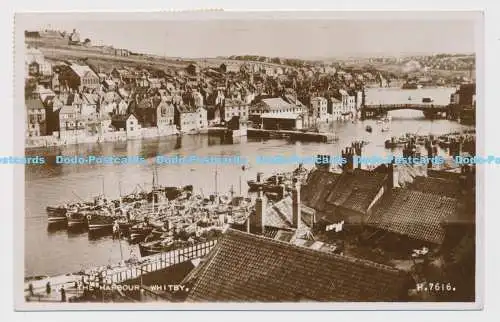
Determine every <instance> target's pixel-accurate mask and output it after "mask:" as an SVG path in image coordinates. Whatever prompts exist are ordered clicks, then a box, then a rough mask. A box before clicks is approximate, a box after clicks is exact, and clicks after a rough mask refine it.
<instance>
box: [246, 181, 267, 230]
mask: <svg viewBox="0 0 500 322" xmlns="http://www.w3.org/2000/svg"><path fill="white" fill-rule="evenodd" d="M259 182H260V181H259ZM265 212H266V200H265V199H264V198H262V187H259V192H258V195H257V199H256V200H255V214H253V215H251V219H250V226H251V229H252V231H253V232H254V233H256V234H262V233H264V215H265Z"/></svg>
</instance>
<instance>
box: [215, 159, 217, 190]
mask: <svg viewBox="0 0 500 322" xmlns="http://www.w3.org/2000/svg"><path fill="white" fill-rule="evenodd" d="M215 196H217V163H216V164H215Z"/></svg>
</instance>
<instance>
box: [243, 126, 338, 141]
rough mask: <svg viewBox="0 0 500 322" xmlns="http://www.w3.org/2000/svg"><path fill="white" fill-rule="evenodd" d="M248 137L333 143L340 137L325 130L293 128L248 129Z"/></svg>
mask: <svg viewBox="0 0 500 322" xmlns="http://www.w3.org/2000/svg"><path fill="white" fill-rule="evenodd" d="M247 133H248V134H247V135H248V137H251V138H266V139H274V138H281V139H290V140H291V141H309V142H322V143H331V142H334V141H336V140H337V139H338V137H337V136H336V135H335V134H333V133H325V132H319V133H317V132H302V131H293V130H264V129H250V128H249V129H248V130H247Z"/></svg>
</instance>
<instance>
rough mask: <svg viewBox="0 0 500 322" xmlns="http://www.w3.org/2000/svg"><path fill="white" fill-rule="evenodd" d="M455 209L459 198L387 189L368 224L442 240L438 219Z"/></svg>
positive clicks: (410, 234)
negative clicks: (389, 190) (387, 191)
mask: <svg viewBox="0 0 500 322" xmlns="http://www.w3.org/2000/svg"><path fill="white" fill-rule="evenodd" d="M457 212H458V200H457V199H454V198H448V197H441V196H438V195H436V194H431V193H424V192H420V191H414V190H406V189H400V188H396V189H393V190H392V192H391V193H387V194H386V195H385V197H384V198H383V199H382V201H381V203H380V205H379V207H377V210H376V211H374V212H373V213H372V214H371V215H370V217H369V218H368V219H367V224H368V225H370V226H374V227H376V228H379V229H383V230H387V231H390V232H393V233H396V234H400V235H405V236H408V237H410V238H412V239H416V240H420V241H424V242H429V243H433V244H442V242H443V240H444V236H445V232H444V230H443V228H442V227H441V223H442V222H443V220H445V219H446V218H447V217H450V216H455V215H456V213H457Z"/></svg>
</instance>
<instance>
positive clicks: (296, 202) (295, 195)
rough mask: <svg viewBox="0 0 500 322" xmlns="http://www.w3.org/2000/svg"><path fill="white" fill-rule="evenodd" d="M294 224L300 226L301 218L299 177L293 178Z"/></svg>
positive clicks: (295, 226)
mask: <svg viewBox="0 0 500 322" xmlns="http://www.w3.org/2000/svg"><path fill="white" fill-rule="evenodd" d="M292 221H293V222H292V224H293V227H294V228H299V226H300V222H301V218H300V183H299V182H297V178H293V186H292Z"/></svg>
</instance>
